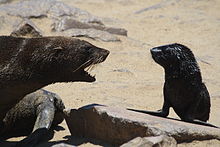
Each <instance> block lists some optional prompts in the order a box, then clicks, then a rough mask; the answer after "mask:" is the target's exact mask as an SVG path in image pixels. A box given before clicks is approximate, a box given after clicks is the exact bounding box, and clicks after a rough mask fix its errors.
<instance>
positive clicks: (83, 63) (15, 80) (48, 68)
mask: <svg viewBox="0 0 220 147" xmlns="http://www.w3.org/2000/svg"><path fill="white" fill-rule="evenodd" d="M108 54H109V51H107V50H105V49H101V48H98V47H96V46H94V45H92V44H90V43H88V42H86V41H82V40H79V39H74V38H70V37H42V38H19V37H12V36H0V57H1V58H0V134H1V133H3V135H5V130H13V127H12V126H13V125H14V124H15V122H22V118H25V117H28V115H32V114H34V116H35V119H36V116H37V114H38V113H39V115H38V117H39V118H37V121H36V122H35V124H34V121H33V118H31V119H26V118H25V119H26V120H27V122H26V123H30V124H32V125H28V126H25V127H26V128H27V129H26V130H28V128H30V127H32V128H33V125H35V126H34V127H35V128H42V127H44V126H45V128H46V130H47V129H49V128H50V125H51V124H50V123H51V122H52V121H53V119H54V118H53V113H54V111H55V110H57V109H58V108H60V106H62V101H61V100H59V103H60V105H56V104H57V100H58V99H59V97H58V96H57V95H54V94H52V93H50V92H47V93H45V91H44V93H43V94H42V90H39V91H37V92H35V93H32V92H34V91H36V90H38V89H40V88H42V87H44V86H46V85H49V84H52V83H56V82H76V81H79V82H94V81H95V77H93V76H90V75H89V74H88V73H87V72H86V71H85V70H84V69H85V68H86V67H89V66H92V65H94V64H98V63H101V62H103V61H104V60H105V59H106V57H107V56H108ZM27 94H29V95H27ZM26 95H27V96H26ZM25 96H26V97H25ZM24 97H25V98H24ZM40 97H42V98H40ZM50 98H51V100H52V101H51V100H50ZM21 99H22V100H21ZM20 100H21V101H20ZM32 100H33V101H32ZM48 100H50V101H48ZM19 101H20V102H19ZM47 101H48V102H47ZM53 101H54V102H53ZM18 102H19V103H18ZM28 102H29V103H30V105H28ZM40 103H43V104H44V105H43V106H42V105H40ZM38 104H39V105H38ZM38 106H40V107H38ZM54 106H55V107H54ZM23 107H24V108H23ZM25 108H27V109H25ZM33 111H35V112H33ZM36 111H39V112H36ZM48 111H49V116H48V117H47V115H46V114H47V113H45V112H48ZM14 117H15V118H14ZM55 118H56V116H55ZM38 119H39V120H38ZM44 120H45V121H44ZM47 121H48V122H47ZM58 122H59V121H58ZM48 123H49V124H48ZM16 124H21V126H19V127H17V128H14V129H15V130H16V129H17V130H19V128H20V127H21V128H22V125H25V123H16ZM22 130H23V129H22ZM40 131H41V130H40ZM42 132H45V130H42ZM33 134H34V133H33ZM0 136H2V135H0ZM33 136H40V135H39V134H34V135H33ZM35 138H36V137H31V139H30V140H31V141H32V142H33V144H34V143H35V142H34V141H33V140H34V139H35ZM30 140H29V142H30Z"/></svg>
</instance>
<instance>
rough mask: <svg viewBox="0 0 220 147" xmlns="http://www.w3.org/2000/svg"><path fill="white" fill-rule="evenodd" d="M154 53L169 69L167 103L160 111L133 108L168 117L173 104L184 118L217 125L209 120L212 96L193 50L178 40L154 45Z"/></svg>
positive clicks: (165, 90) (157, 59)
mask: <svg viewBox="0 0 220 147" xmlns="http://www.w3.org/2000/svg"><path fill="white" fill-rule="evenodd" d="M151 54H152V57H153V59H154V61H155V62H156V63H158V64H159V65H161V66H162V67H163V68H164V70H165V83H164V89H163V91H164V103H163V107H162V109H161V110H159V111H157V112H151V111H142V110H134V109H129V110H133V111H137V112H142V113H147V114H152V115H156V116H161V117H167V116H168V114H169V108H170V107H172V108H173V109H174V111H175V112H176V114H177V115H178V116H179V117H180V118H181V120H183V121H186V122H191V123H196V124H201V125H206V126H212V127H216V126H214V125H212V124H209V123H207V122H206V121H207V120H208V119H209V113H210V106H211V105H210V96H209V92H208V90H207V88H206V86H205V84H204V83H203V82H202V77H201V73H200V69H199V66H198V64H197V62H196V59H195V57H194V55H193V53H192V51H191V50H190V49H189V48H188V47H186V46H184V45H181V44H177V43H175V44H170V45H165V46H159V47H155V48H152V49H151Z"/></svg>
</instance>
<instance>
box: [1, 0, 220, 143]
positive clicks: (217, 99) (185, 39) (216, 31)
mask: <svg viewBox="0 0 220 147" xmlns="http://www.w3.org/2000/svg"><path fill="white" fill-rule="evenodd" d="M63 2H65V3H66V4H68V5H70V6H76V7H79V8H81V9H83V10H87V11H88V12H90V13H92V14H93V15H96V16H98V17H101V18H103V20H104V23H105V24H107V25H108V26H114V27H122V28H125V29H127V30H128V37H124V36H118V37H119V38H120V39H121V42H102V41H94V40H92V39H86V38H82V39H85V40H87V41H89V42H91V43H92V44H94V45H96V46H99V47H103V48H106V49H108V50H109V51H110V52H111V53H110V55H109V57H108V58H107V60H106V61H105V62H104V63H103V64H101V65H99V66H97V67H96V68H95V69H94V70H93V71H92V73H94V74H96V79H97V81H96V82H94V83H58V84H53V85H49V86H47V87H45V89H47V90H50V91H53V92H55V93H57V94H59V95H60V96H61V97H62V99H63V101H64V103H65V105H66V107H68V108H79V107H81V106H84V105H87V104H91V103H98V104H104V105H109V106H119V107H124V108H126V107H129V108H138V109H147V110H158V109H160V108H161V106H162V103H163V93H162V88H163V83H164V71H163V69H162V67H160V66H159V65H157V64H156V63H155V62H154V61H153V60H152V58H151V55H150V52H149V50H150V48H152V47H153V46H158V45H164V44H169V43H175V42H177V43H181V44H184V45H186V46H188V47H189V48H191V50H192V51H193V52H194V54H195V56H196V58H197V60H198V63H199V66H200V68H201V72H202V77H203V81H204V82H205V84H206V86H207V88H208V90H209V93H210V96H211V104H212V106H211V115H210V120H209V122H210V123H212V124H215V125H218V126H220V114H219V112H220V106H219V104H220V88H219V87H220V62H219V61H220V16H219V14H220V0H211V1H210V0H188V1H183V0H171V1H169V2H167V1H165V0H154V1H152V0H74V1H73V0H63ZM161 2H162V5H161V7H160V8H156V9H149V10H147V11H144V12H142V13H139V14H137V13H135V12H138V11H139V10H141V9H143V8H147V7H150V6H153V5H156V4H158V3H161ZM156 6H157V5H156ZM44 19H45V18H44ZM44 19H43V21H42V20H38V19H32V20H33V21H34V22H35V24H36V25H37V26H38V27H39V28H40V29H41V30H42V31H44V32H45V34H46V35H53V34H52V33H51V32H50V30H49V27H50V26H49V25H50V23H51V22H50V21H49V20H46V19H45V21H44ZM10 31H11V30H10V29H9V30H0V34H1V35H2V34H8V33H9V32H10ZM170 117H175V118H178V116H177V115H176V114H175V113H174V112H173V111H171V114H170ZM60 126H61V127H63V129H61V130H60V131H55V134H54V137H53V138H52V139H51V140H50V141H49V143H43V144H41V145H39V146H50V145H52V144H55V143H59V142H63V141H64V142H67V143H71V144H74V145H79V146H83V147H84V146H99V145H100V146H102V145H104V144H102V143H97V142H91V141H90V142H87V141H85V140H80V139H75V138H71V137H70V132H69V130H68V128H67V126H66V123H65V122H63V123H62V124H61V125H60ZM20 139H22V138H21V137H20V138H11V139H10V140H9V141H17V140H20ZM208 145H209V146H218V145H219V146H220V141H217V140H212V141H203V142H196V141H195V142H193V143H188V144H182V145H181V146H208Z"/></svg>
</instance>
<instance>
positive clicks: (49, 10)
mask: <svg viewBox="0 0 220 147" xmlns="http://www.w3.org/2000/svg"><path fill="white" fill-rule="evenodd" d="M0 11H5V12H7V13H8V14H9V15H13V16H19V17H22V18H38V17H52V18H56V19H58V18H59V17H61V16H73V17H75V18H77V19H79V20H82V21H85V22H93V23H94V22H97V23H101V22H100V20H99V19H98V18H97V17H95V16H93V15H91V14H90V13H88V12H87V11H84V10H81V9H79V8H76V7H69V6H68V5H66V4H64V3H62V2H59V1H56V0H29V1H21V2H18V3H12V4H6V5H3V6H1V7H0Z"/></svg>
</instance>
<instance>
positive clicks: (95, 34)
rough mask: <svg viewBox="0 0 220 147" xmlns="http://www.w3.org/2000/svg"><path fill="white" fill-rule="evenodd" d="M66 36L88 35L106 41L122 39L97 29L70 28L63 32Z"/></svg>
mask: <svg viewBox="0 0 220 147" xmlns="http://www.w3.org/2000/svg"><path fill="white" fill-rule="evenodd" d="M62 34H63V35H65V36H71V37H87V38H91V39H95V40H96V39H98V40H102V41H105V42H115V41H120V39H119V38H118V37H116V36H114V35H112V34H110V33H108V32H105V31H100V30H96V29H69V30H66V31H64V32H62Z"/></svg>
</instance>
